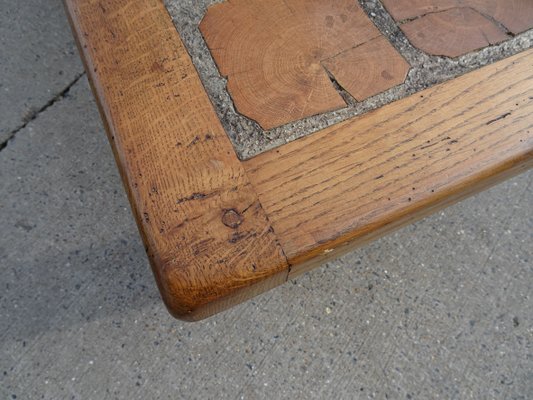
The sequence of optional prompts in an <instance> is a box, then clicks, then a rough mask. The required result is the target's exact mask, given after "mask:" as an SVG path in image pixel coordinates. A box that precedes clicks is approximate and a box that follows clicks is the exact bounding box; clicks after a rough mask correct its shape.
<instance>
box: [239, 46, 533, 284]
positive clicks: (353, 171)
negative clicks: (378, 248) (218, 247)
mask: <svg viewBox="0 0 533 400" xmlns="http://www.w3.org/2000/svg"><path fill="white" fill-rule="evenodd" d="M531 71H533V50H528V51H525V52H523V53H520V54H518V55H516V56H514V57H511V58H508V59H505V60H503V61H500V62H498V63H495V64H492V65H489V66H486V67H484V68H481V69H479V70H476V71H473V72H471V73H469V74H466V75H464V76H462V77H459V78H456V79H455V80H452V81H449V82H446V83H443V84H441V85H437V86H434V87H432V88H429V89H427V90H425V91H423V92H421V93H418V94H415V95H412V96H410V97H408V98H405V99H403V100H400V101H397V102H395V103H392V104H390V105H388V106H385V107H382V108H380V109H378V110H375V111H373V112H371V113H368V114H365V115H362V116H360V117H356V118H353V119H351V120H348V121H345V122H344V123H340V124H337V125H335V126H332V127H330V128H327V129H324V130H322V131H320V132H317V133H315V134H313V135H309V136H306V137H304V138H301V139H299V140H296V141H294V142H291V143H289V144H286V145H284V146H281V147H279V148H277V149H273V150H271V151H268V152H266V153H263V154H260V155H258V156H257V157H254V158H252V159H250V160H248V161H245V162H244V163H243V164H244V165H245V168H246V170H247V173H248V176H249V178H250V179H251V181H252V183H253V185H254V187H255V189H256V191H257V193H258V195H259V199H260V200H261V202H262V204H263V207H264V209H265V211H266V212H267V215H268V216H269V219H270V221H271V223H272V225H273V227H274V229H275V230H276V233H277V236H278V239H279V240H280V243H281V245H282V246H283V248H284V251H285V254H286V255H287V257H288V259H289V263H290V264H291V274H290V277H294V276H297V275H298V274H301V273H303V272H305V271H308V270H309V269H311V268H313V267H314V266H317V265H319V264H320V263H323V262H325V261H327V260H329V259H331V258H334V257H337V256H339V255H340V254H342V253H343V252H347V251H349V250H352V249H354V248H356V247H358V246H361V245H364V244H366V243H368V242H370V241H372V240H374V239H377V238H379V237H380V236H383V235H385V234H387V233H389V232H391V231H392V230H394V229H397V228H399V227H402V226H404V225H406V224H408V223H411V222H414V221H416V220H418V219H420V218H423V217H425V216H427V215H430V214H431V213H433V212H436V211H438V210H439V209H442V208H443V207H446V206H448V205H450V204H453V203H454V202H456V201H459V200H461V199H463V198H465V197H467V196H470V195H472V194H475V193H477V192H479V191H480V190H483V189H485V188H488V187H490V186H491V185H493V184H496V183H498V182H500V181H501V180H503V179H506V178H508V177H511V176H513V175H515V174H518V173H520V172H523V171H525V170H527V169H529V168H531V167H533V128H532V125H533V101H532V100H533V98H532V97H531V94H532V93H533V76H532V73H531Z"/></svg>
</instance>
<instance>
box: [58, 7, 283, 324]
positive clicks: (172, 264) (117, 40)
mask: <svg viewBox="0 0 533 400" xmlns="http://www.w3.org/2000/svg"><path fill="white" fill-rule="evenodd" d="M65 4H66V8H67V11H68V14H69V16H70V19H71V24H72V27H73V31H74V33H75V36H76V38H77V40H78V42H79V46H80V50H81V53H82V55H83V58H84V61H85V63H86V69H87V71H88V73H89V77H90V79H91V82H92V86H93V90H94V93H95V95H96V98H97V99H98V102H99V106H100V110H101V113H102V117H103V119H104V122H105V124H106V127H107V131H108V134H109V139H110V141H111V144H112V146H113V150H114V152H115V156H116V159H117V163H118V166H119V168H120V171H121V174H122V177H123V180H124V183H125V186H126V189H127V191H128V194H129V198H130V201H131V205H132V208H133V212H134V214H135V217H136V219H137V222H138V225H139V229H140V231H141V234H142V236H143V239H144V242H145V245H146V248H147V252H148V255H149V257H150V260H151V263H152V267H153V271H154V273H155V276H156V278H157V281H158V284H159V287H160V289H161V292H162V295H163V298H164V300H165V302H166V304H167V306H168V308H169V310H170V311H171V312H172V313H173V314H174V315H175V316H177V317H179V318H183V319H188V320H194V319H199V318H203V317H206V316H208V315H210V314H213V313H215V312H218V311H220V310H222V309H224V308H226V307H229V306H231V305H233V304H235V303H237V302H240V301H242V300H244V299H247V298H249V297H251V296H253V295H255V294H258V293H260V292H261V291H264V290H267V289H269V288H271V287H273V286H276V285H278V284H281V283H282V282H284V281H285V280H286V279H287V273H288V266H287V262H286V259H285V257H284V255H283V252H282V250H281V248H280V246H279V245H278V244H277V241H276V237H275V235H274V233H273V231H272V229H271V226H270V224H269V222H268V221H267V218H266V216H265V213H264V212H263V209H262V207H261V204H260V203H259V201H258V199H257V196H256V194H255V192H254V190H253V188H252V187H251V185H250V183H249V181H248V179H247V177H246V174H245V172H244V169H243V167H242V165H241V163H240V161H239V160H238V159H237V157H236V155H235V153H234V150H233V148H232V145H231V143H230V141H229V139H228V137H227V136H226V134H225V132H224V130H223V128H222V127H221V124H220V122H219V121H218V119H217V117H216V114H215V112H214V110H213V108H212V105H211V103H210V101H209V99H208V97H207V95H206V93H205V91H204V88H203V86H202V84H201V82H200V79H199V77H198V75H197V73H196V71H195V69H194V67H193V65H192V62H191V60H190V57H189V55H188V54H187V51H186V50H185V48H184V47H183V44H182V42H181V40H180V37H179V35H178V33H177V32H176V29H175V27H174V25H173V23H172V21H171V20H170V17H169V15H168V14H167V11H166V9H165V7H164V5H163V3H162V2H161V1H160V0H66V1H65Z"/></svg>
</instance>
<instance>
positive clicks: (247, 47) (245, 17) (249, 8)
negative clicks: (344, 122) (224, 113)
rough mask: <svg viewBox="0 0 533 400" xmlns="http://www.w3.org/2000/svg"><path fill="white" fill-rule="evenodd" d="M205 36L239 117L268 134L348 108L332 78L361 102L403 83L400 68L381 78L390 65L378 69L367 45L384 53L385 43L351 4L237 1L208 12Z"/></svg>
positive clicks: (394, 56) (335, 0)
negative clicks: (291, 124) (255, 123)
mask: <svg viewBox="0 0 533 400" xmlns="http://www.w3.org/2000/svg"><path fill="white" fill-rule="evenodd" d="M200 30H201V32H202V34H203V36H204V38H205V40H206V43H207V46H208V48H209V50H210V51H211V54H212V55H213V58H214V60H215V62H216V64H217V66H218V68H219V71H220V73H221V74H222V75H224V76H226V77H227V79H228V91H229V93H230V95H231V97H232V99H233V102H234V104H235V107H236V109H237V111H239V112H240V113H241V114H243V115H245V116H246V117H248V118H250V119H252V120H254V121H256V122H257V123H259V125H261V127H262V128H263V129H267V130H268V129H272V128H275V127H278V126H281V125H284V124H287V123H290V122H294V121H297V120H300V119H303V118H306V117H310V116H313V115H316V114H320V113H324V112H328V111H333V110H338V109H340V108H343V107H345V106H346V103H345V101H344V99H343V98H342V96H341V95H340V93H339V92H338V91H337V89H336V87H335V85H334V84H333V82H332V78H333V79H335V80H337V81H341V80H342V81H343V82H348V83H349V84H347V85H346V87H344V89H346V90H347V91H348V92H349V93H350V94H351V95H353V96H354V97H355V98H356V99H357V100H364V99H365V98H366V97H368V96H371V95H374V94H377V93H379V92H381V91H383V90H387V89H389V88H390V87H393V86H396V85H397V84H398V83H401V82H403V81H400V80H401V78H402V77H403V79H405V73H404V70H403V68H402V69H401V71H400V73H396V69H394V68H393V69H392V70H394V74H392V75H391V77H393V79H385V78H384V77H383V75H381V72H382V71H383V70H384V69H386V70H389V69H391V68H390V65H389V64H390V60H385V59H383V60H381V62H383V63H385V67H382V66H380V65H379V64H380V60H378V59H377V58H376V55H375V54H373V52H372V51H371V48H370V47H369V46H371V43H372V44H378V45H380V46H381V47H376V49H375V50H376V54H377V53H381V52H382V51H383V50H384V49H385V42H386V39H385V38H384V37H383V36H382V35H381V33H380V32H379V30H378V29H377V28H376V27H375V26H374V24H373V23H372V22H371V21H370V19H369V18H368V17H367V16H366V14H365V13H364V11H363V10H362V9H361V7H360V6H359V5H358V4H357V2H355V1H354V0H285V1H284V0H234V1H231V2H224V3H220V4H216V5H214V6H212V7H210V8H209V9H208V11H207V13H206V15H205V17H204V19H203V20H202V22H201V24H200ZM377 38H381V40H379V41H374V39H377ZM367 44H368V45H367ZM386 44H387V45H388V46H389V47H387V48H386V52H387V54H388V55H391V60H401V61H402V66H405V60H403V58H402V57H401V55H400V54H399V53H398V52H397V51H396V49H394V47H392V46H391V45H390V44H389V43H388V42H387V43H386ZM350 56H353V57H350ZM355 56H357V57H355ZM337 57H340V59H339V60H337V61H335V59H336V58H337ZM361 57H366V58H363V59H361ZM352 58H354V60H352ZM351 61H354V63H351ZM325 64H327V65H329V67H330V69H329V73H328V70H327V69H326V67H325ZM361 66H363V68H361ZM376 68H377V69H379V70H380V73H379V74H376V71H375V69H376ZM330 74H332V77H330ZM337 74H338V76H337ZM384 75H386V76H388V75H387V74H384Z"/></svg>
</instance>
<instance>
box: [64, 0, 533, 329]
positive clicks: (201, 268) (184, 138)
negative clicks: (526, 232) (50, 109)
mask: <svg viewBox="0 0 533 400" xmlns="http://www.w3.org/2000/svg"><path fill="white" fill-rule="evenodd" d="M64 3H65V6H66V10H67V13H68V15H69V19H70V22H71V26H72V29H73V32H74V36H75V37H76V40H77V43H78V46H79V49H80V53H81V55H82V58H83V60H84V63H85V67H86V70H87V73H88V77H89V80H90V82H91V87H92V89H93V92H94V95H95V97H96V99H97V103H98V105H99V109H100V112H101V115H102V119H103V121H104V125H105V127H106V131H107V133H108V136H109V139H110V142H111V145H112V148H113V151H114V154H115V158H116V160H117V164H118V167H119V170H120V172H121V176H122V179H123V181H124V184H125V188H126V191H127V193H128V197H129V200H130V203H131V205H132V210H133V213H134V216H135V219H136V221H137V224H138V226H139V230H140V232H141V236H142V238H143V241H144V243H145V246H146V250H147V253H148V256H149V259H150V262H151V265H152V269H153V271H154V274H155V277H156V280H157V283H158V286H159V288H160V291H161V294H162V297H163V299H164V301H165V304H166V305H167V307H168V309H169V311H170V312H171V313H172V315H174V316H175V317H177V318H181V319H184V320H189V321H190V320H198V319H202V318H205V317H208V316H210V315H213V314H215V313H217V312H219V311H222V310H224V309H226V308H228V307H231V306H233V305H235V304H238V303H240V302H242V301H244V300H246V299H249V298H251V297H253V296H255V295H257V294H259V293H262V292H264V291H266V290H269V289H271V288H273V287H275V286H277V285H279V284H281V283H283V282H285V281H286V280H287V279H288V278H289V276H296V275H297V274H299V273H302V272H304V271H307V270H308V269H309V268H310V267H311V266H312V265H316V264H317V263H320V262H323V261H325V260H327V259H328V258H330V257H331V256H337V255H338V254H339V252H341V251H347V250H349V249H352V248H354V247H356V246H360V245H362V244H365V243H367V242H368V241H370V240H373V239H376V238H377V237H379V236H381V235H383V234H385V233H387V232H389V231H390V230H391V229H393V228H397V227H399V226H402V225H404V224H406V223H409V222H411V221H414V220H416V219H419V218H421V217H423V216H426V215H428V214H429V213H431V212H434V211H436V210H437V209H439V208H441V207H444V206H446V205H448V204H450V203H451V202H454V201H457V200H459V199H461V198H464V197H465V196H468V195H471V194H473V193H475V192H477V191H479V190H482V189H484V188H486V187H487V186H490V185H491V184H493V183H496V182H498V181H500V180H501V179H504V178H507V177H509V176H511V175H513V174H516V173H519V172H521V171H524V170H525V169H527V168H531V166H532V160H533V151H532V147H533V144H532V143H533V140H532V137H531V134H530V133H529V132H528V135H527V136H525V139H524V141H523V145H520V146H515V147H513V148H512V149H511V151H509V152H508V153H506V154H505V156H504V157H499V158H498V159H497V160H495V161H494V162H493V163H489V164H490V165H485V166H484V167H483V168H482V169H481V170H477V171H475V170H473V172H472V173H470V174H467V175H465V176H463V177H462V178H461V179H460V180H456V181H453V182H449V184H448V185H446V186H445V187H442V188H441V189H442V190H440V191H439V193H438V195H435V196H425V197H423V198H421V199H420V200H417V201H416V202H412V203H411V204H409V205H408V206H407V207H403V208H401V209H396V210H395V211H394V212H391V213H388V214H384V215H383V217H382V219H381V221H380V222H379V218H378V223H376V220H373V221H372V224H369V225H368V226H357V228H354V229H352V230H348V231H346V230H345V228H344V227H343V228H342V229H341V228H340V227H339V230H338V232H330V233H328V235H329V236H328V238H329V239H328V240H323V238H321V240H319V241H317V242H316V244H315V245H312V246H311V247H309V246H307V247H305V248H302V249H301V251H293V250H294V249H292V248H291V243H292V242H291V241H292V240H293V239H294V238H293V236H294V233H290V232H289V231H290V230H289V231H283V233H282V235H280V234H279V233H278V232H277V229H276V226H277V225H278V224H279V225H280V226H283V224H280V223H279V215H277V214H276V210H275V203H276V202H275V201H272V196H274V197H275V193H274V194H272V193H271V197H269V196H266V194H265V190H268V185H267V184H266V183H265V182H264V181H263V177H264V176H271V175H272V170H270V168H272V162H275V161H277V160H279V154H280V153H282V154H287V153H290V152H291V151H292V150H293V149H296V148H298V147H299V146H301V144H302V143H305V144H306V146H309V147H308V150H309V151H310V152H311V153H312V152H313V151H315V150H314V149H313V146H323V143H324V142H323V141H317V142H316V143H315V144H313V141H314V140H315V139H317V138H320V139H324V138H325V140H326V141H327V138H328V135H331V137H335V136H338V132H339V130H340V131H343V132H344V135H346V134H348V133H349V130H350V129H352V127H353V126H354V125H353V124H354V123H357V121H360V120H361V119H363V118H364V119H368V118H377V117H376V116H379V115H380V113H384V112H387V111H388V110H390V108H382V109H379V110H376V111H374V112H372V113H370V114H367V115H364V116H361V117H356V118H353V119H352V120H349V121H346V122H344V123H341V124H338V125H335V126H333V127H331V128H327V129H325V130H323V131H321V132H319V133H315V134H313V135H310V136H308V137H307V138H304V139H302V140H299V141H296V142H292V143H289V144H288V145H285V146H282V147H281V148H279V149H275V150H272V151H270V152H267V153H264V154H262V155H260V156H258V157H255V158H253V159H251V160H249V161H246V162H241V161H239V160H238V158H237V156H236V154H235V152H234V149H233V147H232V145H231V143H230V141H229V138H228V137H227V135H226V134H225V132H224V130H223V128H222V126H221V124H220V121H218V118H217V116H216V113H215V111H214V109H213V106H212V104H211V103H210V101H209V98H208V96H207V94H206V92H205V90H204V88H203V85H202V83H201V81H200V78H199V76H198V74H197V72H196V70H195V67H194V66H193V64H192V61H191V59H190V57H189V55H188V54H187V52H186V50H185V48H184V46H183V43H182V42H181V39H180V37H179V34H178V33H177V31H176V28H175V26H174V24H173V23H172V20H171V18H170V16H169V15H168V12H167V10H166V8H165V6H164V4H163V3H162V1H161V0H146V1H144V0H108V1H104V2H102V1H96V0H86V1H83V0H64ZM532 60H533V55H532V52H531V51H529V52H528V53H527V62H528V63H531V62H532ZM512 63H513V61H512V60H511V61H509V60H503V61H501V62H500V63H498V64H497V65H500V66H501V65H511V64H512ZM491 68H492V69H491ZM494 68H495V67H494V66H489V67H485V68H484V69H482V70H478V71H475V72H473V73H472V74H483V73H484V71H489V70H490V71H492V70H493V69H494ZM508 73H509V74H510V76H512V74H513V68H512V65H511V66H510V67H509V71H508ZM450 86H453V81H451V82H448V83H444V84H442V85H439V86H438V87H436V88H430V89H428V90H434V91H435V90H437V91H438V90H446V89H443V88H446V87H450ZM415 96H420V94H415V95H413V96H411V97H410V98H407V99H404V100H400V101H399V102H396V103H398V104H402V102H404V103H405V102H409V101H411V100H412V99H413V98H414V97H415ZM409 99H411V100H409ZM530 104H531V102H529V103H525V104H524V105H523V107H530ZM143 107H144V108H143ZM394 107H398V105H397V106H394ZM144 109H146V112H145V110H144ZM171 110H172V111H171ZM174 110H178V111H179V115H178V116H176V115H174V113H173V111H174ZM383 110H385V111H383ZM499 112H501V114H498V113H499ZM505 112H506V111H505V110H504V109H501V110H498V113H496V114H498V115H503V114H504V113H505ZM139 113H142V114H143V115H142V118H139V117H138V114H139ZM413 115H416V112H415V111H413ZM503 119H504V118H503ZM503 119H502V120H503ZM367 123H368V121H367ZM495 123H496V124H497V123H498V121H496V122H495ZM149 132H150V134H149ZM154 132H155V133H154ZM347 132H348V133H347ZM353 134H356V132H354V133H353ZM150 135H151V136H150ZM170 143H172V144H173V145H172V146H170V145H169V144H170ZM170 147H172V148H170ZM174 147H177V148H178V149H175V148H174ZM308 154H309V153H308ZM319 154H324V153H323V152H321V151H316V158H315V159H313V161H316V162H317V165H320V163H321V162H322V161H324V162H329V161H331V160H330V159H329V158H328V157H325V158H324V159H323V160H321V158H320V157H324V156H320V155H319ZM295 157H297V156H296V155H295V156H293V159H294V158H295ZM146 160H149V168H145V165H144V164H145V163H146ZM196 160H199V161H198V164H195V162H197V161H196ZM187 162H188V163H190V164H191V165H190V166H189V164H187ZM200 163H201V164H200ZM328 172H329V171H326V172H325V173H328ZM285 173H286V171H285V169H283V167H282V166H280V168H279V171H277V173H276V172H275V173H274V175H276V176H277V178H276V179H281V180H282V181H283V180H284V178H283V175H284V174H285ZM278 175H279V176H278ZM280 176H281V178H280ZM288 177H289V178H290V179H293V178H294V176H292V175H288ZM306 179H307V178H306V177H305V175H302V176H301V177H300V181H299V182H300V183H301V184H302V182H304V181H305V180H306ZM284 183H285V184H286V183H287V182H284ZM296 201H297V199H296ZM273 204H274V205H273ZM326 211H327V210H326ZM395 213H396V214H395ZM189 217H190V218H189ZM296 222H297V221H295V223H296ZM289 223H290V221H289ZM333 230H334V229H333ZM287 232H289V233H287ZM291 235H292V236H291ZM296 242H297V240H296Z"/></svg>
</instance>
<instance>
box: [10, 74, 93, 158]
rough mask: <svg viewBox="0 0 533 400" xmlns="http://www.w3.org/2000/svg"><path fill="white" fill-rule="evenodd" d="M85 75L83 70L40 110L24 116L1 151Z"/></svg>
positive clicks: (64, 95)
mask: <svg viewBox="0 0 533 400" xmlns="http://www.w3.org/2000/svg"><path fill="white" fill-rule="evenodd" d="M84 76H85V71H84V72H82V73H79V74H77V75H76V76H75V77H74V79H73V80H72V81H71V82H70V83H69V84H68V85H67V86H66V87H65V88H64V89H63V90H61V91H60V92H59V93H57V94H56V95H55V96H54V97H52V98H51V99H50V100H48V101H47V102H46V103H45V104H44V105H43V106H42V107H40V108H39V109H38V110H36V111H33V112H32V113H31V114H30V115H29V116H28V117H26V118H24V122H23V123H22V124H21V125H19V126H17V127H16V128H15V129H13V130H12V131H11V132H9V133H8V134H7V137H6V139H5V140H4V141H2V142H0V151H2V150H4V149H5V148H6V147H7V145H8V144H9V142H10V141H11V140H12V139H13V138H14V137H15V136H16V135H17V133H19V132H20V131H21V130H23V129H24V128H26V127H27V126H28V125H29V123H30V122H32V121H35V120H36V119H37V118H38V117H39V115H40V114H42V113H43V112H45V111H46V110H47V109H49V108H50V107H52V106H53V105H54V104H56V103H57V102H58V101H61V100H62V99H64V98H65V97H66V96H67V95H68V93H69V91H70V89H72V87H73V86H74V85H75V84H76V83H78V82H79V81H80V79H81V78H82V77H84Z"/></svg>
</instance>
